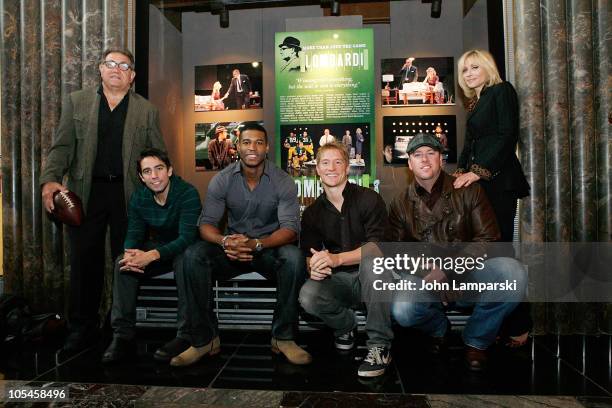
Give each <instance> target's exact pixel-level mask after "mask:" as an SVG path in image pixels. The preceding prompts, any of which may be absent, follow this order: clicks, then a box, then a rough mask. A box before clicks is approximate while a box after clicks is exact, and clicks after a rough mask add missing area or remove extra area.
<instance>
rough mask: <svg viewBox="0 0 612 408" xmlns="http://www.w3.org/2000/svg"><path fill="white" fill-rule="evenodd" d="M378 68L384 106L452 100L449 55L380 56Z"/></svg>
mask: <svg viewBox="0 0 612 408" xmlns="http://www.w3.org/2000/svg"><path fill="white" fill-rule="evenodd" d="M380 72H381V74H382V76H381V78H380V79H381V95H380V98H381V101H382V106H383V107H389V106H410V105H454V104H455V66H454V61H453V58H452V57H425V58H421V57H419V58H414V57H407V58H390V59H383V60H381V62H380Z"/></svg>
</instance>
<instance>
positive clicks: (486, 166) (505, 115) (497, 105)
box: [454, 50, 531, 347]
mask: <svg viewBox="0 0 612 408" xmlns="http://www.w3.org/2000/svg"><path fill="white" fill-rule="evenodd" d="M458 72H459V78H458V79H459V86H460V87H461V89H462V90H463V93H464V94H465V96H466V98H467V99H468V111H469V113H468V117H467V129H466V134H465V144H464V146H463V151H462V152H461V156H460V157H459V163H458V168H457V171H456V172H455V174H454V176H455V177H456V178H457V179H456V180H455V183H454V186H455V188H460V187H464V186H468V185H470V184H472V183H474V182H478V183H480V185H481V186H482V187H483V188H484V190H485V191H486V193H487V197H488V198H489V201H490V202H491V205H492V207H493V210H494V211H495V216H496V217H497V222H498V224H499V229H500V231H501V236H502V239H501V240H502V241H504V242H512V238H513V235H514V217H515V215H516V205H517V200H518V199H519V198H523V197H526V196H527V195H529V184H528V183H527V179H526V178H525V175H524V173H523V169H522V167H521V164H520V163H519V161H518V158H517V157H516V144H517V142H518V134H519V117H518V99H517V95H516V91H515V90H514V87H513V86H512V85H511V84H510V83H509V82H505V81H502V79H501V77H500V75H499V71H498V69H497V66H496V64H495V61H494V59H493V56H492V55H491V54H490V53H489V52H487V51H484V50H471V51H468V52H466V53H465V54H463V55H462V56H461V58H459V63H458ZM530 328H531V318H530V316H529V308H528V307H527V304H521V305H519V307H517V308H516V309H515V310H514V312H513V314H511V315H510V316H509V317H508V318H507V320H506V322H505V328H504V329H505V330H504V331H506V332H507V335H508V336H509V341H508V345H510V346H512V347H516V346H521V345H523V344H525V342H526V341H527V336H528V333H529V329H530Z"/></svg>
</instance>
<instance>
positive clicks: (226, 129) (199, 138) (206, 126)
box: [195, 122, 263, 171]
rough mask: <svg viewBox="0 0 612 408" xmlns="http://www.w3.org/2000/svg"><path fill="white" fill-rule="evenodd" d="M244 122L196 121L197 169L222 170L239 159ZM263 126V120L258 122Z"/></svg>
mask: <svg viewBox="0 0 612 408" xmlns="http://www.w3.org/2000/svg"><path fill="white" fill-rule="evenodd" d="M242 123H243V122H212V123H196V125H195V167H196V171H208V170H222V169H224V168H225V167H227V166H228V165H230V164H231V163H233V162H235V161H238V158H239V157H238V149H237V148H236V144H237V143H238V137H239V136H240V127H241V125H242ZM258 123H259V124H260V125H262V126H263V122H258Z"/></svg>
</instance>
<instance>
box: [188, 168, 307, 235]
mask: <svg viewBox="0 0 612 408" xmlns="http://www.w3.org/2000/svg"><path fill="white" fill-rule="evenodd" d="M226 209H227V212H228V228H227V229H228V231H227V232H228V233H229V234H244V235H246V236H248V237H250V238H263V237H266V236H268V235H270V234H272V233H273V232H274V231H276V230H278V229H280V228H287V229H290V230H292V231H295V232H296V233H299V231H300V227H299V225H300V223H299V215H300V206H299V203H298V199H297V187H296V185H295V183H294V182H293V180H292V179H291V177H290V176H289V175H288V174H287V173H285V172H284V171H283V170H281V169H279V168H278V167H276V166H275V165H274V164H273V163H272V162H270V161H268V160H266V162H265V167H264V172H263V174H262V176H261V179H260V181H259V184H258V185H257V187H255V189H253V191H251V190H249V187H248V185H247V183H246V180H245V178H244V177H243V175H242V172H241V171H240V161H238V162H235V163H232V164H231V165H229V166H227V167H226V168H225V169H223V170H222V171H220V172H219V173H218V174H217V175H216V176H215V177H213V179H212V180H211V182H210V184H209V185H208V191H207V192H206V199H205V200H204V208H203V209H202V214H201V215H200V219H199V220H198V224H199V225H202V224H209V225H214V226H215V227H219V222H220V221H221V219H222V218H223V214H224V213H225V210H226Z"/></svg>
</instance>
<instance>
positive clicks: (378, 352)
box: [357, 346, 391, 377]
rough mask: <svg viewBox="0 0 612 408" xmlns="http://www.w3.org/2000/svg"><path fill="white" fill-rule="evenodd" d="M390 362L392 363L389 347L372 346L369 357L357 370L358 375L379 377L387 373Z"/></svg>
mask: <svg viewBox="0 0 612 408" xmlns="http://www.w3.org/2000/svg"><path fill="white" fill-rule="evenodd" d="M389 363H391V351H390V350H389V348H388V347H384V346H374V347H370V348H369V349H368V355H367V357H366V358H365V359H364V360H363V363H361V365H360V366H359V370H357V375H358V376H360V377H378V376H379V375H383V374H384V373H385V370H386V369H387V367H388V366H389Z"/></svg>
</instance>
